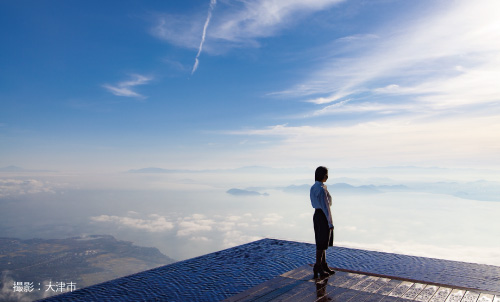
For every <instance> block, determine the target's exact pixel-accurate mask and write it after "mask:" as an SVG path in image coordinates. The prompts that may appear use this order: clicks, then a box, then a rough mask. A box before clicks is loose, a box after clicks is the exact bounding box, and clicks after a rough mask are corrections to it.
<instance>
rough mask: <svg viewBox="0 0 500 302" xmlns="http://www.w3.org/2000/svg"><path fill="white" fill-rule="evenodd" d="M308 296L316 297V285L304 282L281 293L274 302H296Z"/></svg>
mask: <svg viewBox="0 0 500 302" xmlns="http://www.w3.org/2000/svg"><path fill="white" fill-rule="evenodd" d="M309 295H316V285H315V284H314V283H313V282H304V283H303V284H301V285H299V286H297V287H295V288H294V289H292V290H290V291H288V292H286V293H283V294H282V295H281V296H279V297H277V298H276V299H274V300H273V302H274V301H296V300H300V299H302V297H307V296H309Z"/></svg>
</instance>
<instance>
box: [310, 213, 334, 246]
mask: <svg viewBox="0 0 500 302" xmlns="http://www.w3.org/2000/svg"><path fill="white" fill-rule="evenodd" d="M313 223H314V239H315V240H316V249H317V250H326V249H328V247H329V246H333V229H332V230H330V227H329V226H328V220H327V219H326V216H325V213H323V210H321V209H316V211H314V216H313Z"/></svg>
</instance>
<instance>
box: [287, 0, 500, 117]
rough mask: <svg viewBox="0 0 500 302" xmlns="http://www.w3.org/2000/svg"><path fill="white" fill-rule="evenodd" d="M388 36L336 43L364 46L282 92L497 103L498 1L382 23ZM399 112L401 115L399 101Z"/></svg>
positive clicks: (442, 104) (437, 104) (326, 97)
mask: <svg viewBox="0 0 500 302" xmlns="http://www.w3.org/2000/svg"><path fill="white" fill-rule="evenodd" d="M407 20H409V21H407ZM389 25H390V26H389ZM386 28H393V31H392V32H389V31H387V30H385V29H386ZM384 31H385V32H381V33H379V34H377V39H371V38H370V39H362V42H359V39H340V40H337V42H336V46H337V47H335V49H336V52H338V48H341V47H345V48H346V49H350V48H353V46H352V45H353V44H355V43H358V42H359V43H363V45H364V47H362V48H360V50H359V49H356V51H354V52H351V53H348V57H347V58H346V57H345V56H343V57H342V58H338V57H336V54H333V55H332V57H331V58H330V59H327V60H326V61H323V62H321V64H320V65H319V67H318V68H317V69H316V70H314V71H312V72H311V74H310V75H309V76H308V78H307V79H306V80H305V81H303V82H301V83H298V84H297V85H296V86H295V87H294V88H292V89H289V90H287V91H285V92H283V94H292V95H303V96H309V95H315V98H313V99H310V100H309V101H310V102H312V103H315V104H326V103H329V102H335V101H338V100H341V99H342V98H355V97H356V94H358V93H360V92H364V93H366V92H372V93H376V94H388V95H405V96H407V97H406V98H404V99H402V100H403V102H405V103H409V102H415V103H416V104H418V105H422V106H425V107H426V108H427V109H428V111H431V110H437V109H443V110H447V109H450V108H456V107H460V106H464V105H482V104H488V103H490V104H491V103H495V102H498V101H499V100H500V86H499V85H497V79H498V78H500V55H499V53H500V3H499V2H498V1H495V0H484V1H472V2H471V1H465V0H462V1H453V2H447V5H446V6H444V7H439V8H438V9H436V11H435V12H434V13H432V14H429V13H428V12H427V11H422V15H421V16H417V17H416V18H402V19H401V20H400V21H398V23H397V24H396V23H394V24H385V25H384ZM457 66H458V68H457ZM318 95H319V96H318ZM356 104H357V103H356V102H353V106H356ZM363 105H364V103H361V106H363ZM394 109H395V111H398V110H400V108H398V104H396V105H395V108H394ZM404 109H405V107H404V106H403V110H404ZM382 110H386V109H385V108H383V107H382Z"/></svg>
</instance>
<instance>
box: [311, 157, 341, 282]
mask: <svg viewBox="0 0 500 302" xmlns="http://www.w3.org/2000/svg"><path fill="white" fill-rule="evenodd" d="M314 178H315V180H316V182H315V183H314V185H313V186H312V187H311V192H310V197H311V205H312V207H313V208H315V209H316V210H315V212H314V216H313V223H314V238H315V240H316V263H315V264H314V269H313V271H314V278H317V277H318V274H319V275H320V277H327V276H328V275H331V274H335V272H334V271H332V270H331V269H330V268H329V267H328V264H327V263H326V250H327V249H328V247H329V246H333V222H332V213H331V211H330V207H331V206H332V196H330V193H329V192H328V190H327V187H326V185H325V184H324V183H325V182H326V180H327V179H328V169H327V168H325V167H323V166H320V167H318V168H316V172H315V175H314Z"/></svg>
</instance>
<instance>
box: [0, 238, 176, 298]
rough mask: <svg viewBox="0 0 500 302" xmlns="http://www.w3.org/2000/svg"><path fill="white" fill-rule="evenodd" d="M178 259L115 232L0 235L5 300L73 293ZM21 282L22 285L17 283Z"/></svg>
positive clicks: (0, 293) (2, 294)
mask: <svg viewBox="0 0 500 302" xmlns="http://www.w3.org/2000/svg"><path fill="white" fill-rule="evenodd" d="M173 262H175V260H174V259H172V258H170V257H168V256H165V255H164V254H162V253H161V252H160V251H159V250H158V249H157V248H154V247H140V246H136V245H134V244H133V243H132V242H129V241H121V240H117V239H115V238H114V237H113V236H110V235H91V236H84V237H73V238H67V239H28V240H21V239H18V238H5V237H0V268H1V271H2V275H1V280H0V288H1V289H2V291H1V292H0V300H1V301H17V300H19V298H22V299H23V300H31V301H33V300H36V299H41V298H44V297H48V296H51V295H56V294H60V293H62V292H65V291H70V290H71V289H72V288H71V287H72V286H73V285H74V287H75V289H79V288H83V287H87V286H90V285H93V284H97V283H101V282H104V281H108V280H111V279H115V278H119V277H123V276H126V275H130V274H133V273H137V272H141V271H145V270H148V269H151V268H155V267H159V266H163V265H166V264H170V263H173ZM20 283H22V286H23V287H19V286H17V287H15V286H14V285H15V284H16V285H21V284H20ZM63 283H64V287H61V285H62V284H63ZM50 284H52V285H54V287H53V288H50V286H49V285H50ZM71 284H73V285H71ZM26 285H27V286H26ZM56 285H57V286H60V288H59V290H58V288H57V286H56ZM68 285H71V287H68Z"/></svg>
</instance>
